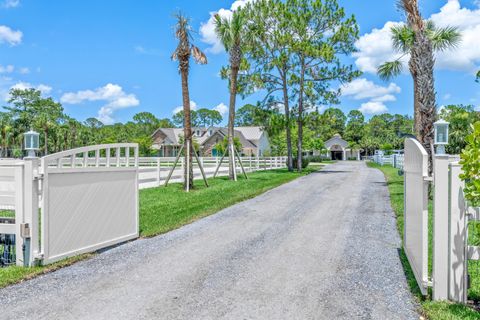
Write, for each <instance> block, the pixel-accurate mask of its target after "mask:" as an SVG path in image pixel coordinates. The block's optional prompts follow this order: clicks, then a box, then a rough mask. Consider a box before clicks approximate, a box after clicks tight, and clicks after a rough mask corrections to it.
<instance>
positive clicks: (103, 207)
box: [0, 143, 139, 265]
mask: <svg viewBox="0 0 480 320" xmlns="http://www.w3.org/2000/svg"><path fill="white" fill-rule="evenodd" d="M138 200H139V199H138V145H137V144H128V143H125V144H112V145H98V146H91V147H84V148H78V149H73V150H68V151H65V152H60V153H56V154H52V155H48V156H46V157H43V158H41V159H40V161H39V160H38V159H30V160H23V161H16V162H12V161H11V160H1V161H0V210H2V209H8V210H14V211H15V219H10V221H6V222H7V223H5V221H3V220H0V233H5V234H14V235H15V238H16V251H17V256H16V259H17V264H18V265H32V264H33V263H34V261H35V260H37V259H38V260H42V262H43V263H44V264H48V263H52V262H55V261H58V260H60V259H63V258H66V257H70V256H74V255H78V254H81V253H86V252H92V251H95V250H98V249H101V248H105V247H108V246H111V245H114V244H118V243H121V242H125V241H127V240H130V239H134V238H137V237H138V235H139V216H138ZM39 212H40V217H39ZM12 222H13V223H12ZM40 228H41V232H40ZM24 244H25V250H24V251H23V252H22V248H23V247H24Z"/></svg>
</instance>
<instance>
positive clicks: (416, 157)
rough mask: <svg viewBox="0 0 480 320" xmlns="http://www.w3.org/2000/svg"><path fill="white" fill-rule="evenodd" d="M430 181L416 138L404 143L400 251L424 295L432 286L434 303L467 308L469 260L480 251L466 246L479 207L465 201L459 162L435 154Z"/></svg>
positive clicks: (479, 214) (479, 213)
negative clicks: (429, 257) (403, 184)
mask: <svg viewBox="0 0 480 320" xmlns="http://www.w3.org/2000/svg"><path fill="white" fill-rule="evenodd" d="M433 161H434V163H433V168H434V170H433V176H429V174H428V156H427V152H426V150H425V149H424V148H423V146H422V145H421V144H420V143H419V142H418V141H416V140H414V139H407V140H406V141H405V167H404V173H405V174H404V177H405V216H404V218H405V229H404V248H405V253H406V255H407V257H408V260H409V262H410V265H411V267H412V270H413V271H414V274H415V278H416V280H417V283H418V286H419V287H420V290H421V291H422V293H423V294H427V291H428V290H427V289H428V288H429V287H432V293H433V299H434V300H436V301H438V300H450V301H454V302H460V303H466V302H467V293H468V285H469V281H468V278H469V276H468V274H469V271H468V261H469V260H480V247H478V246H470V245H469V244H468V224H469V222H471V221H479V220H480V208H472V207H470V206H469V205H468V203H467V202H466V200H465V198H464V194H463V188H464V183H463V181H462V180H461V179H460V174H461V171H462V170H461V166H460V164H459V162H458V161H459V157H458V156H452V155H436V156H434V159H433ZM430 185H432V186H433V195H434V200H433V215H432V217H433V230H432V231H433V243H432V250H433V252H432V254H433V261H432V274H429V273H428V256H429V252H428V250H429V249H428V248H429V243H428V242H429V238H428V234H429V223H428V219H429V212H428V201H429V197H428V189H429V186H430Z"/></svg>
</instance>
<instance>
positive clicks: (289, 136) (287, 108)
mask: <svg viewBox="0 0 480 320" xmlns="http://www.w3.org/2000/svg"><path fill="white" fill-rule="evenodd" d="M282 82H283V83H282V87H283V105H284V107H285V122H286V128H285V130H286V135H287V167H288V171H293V153H292V132H291V128H290V106H289V101H288V87H287V79H286V75H285V74H284V75H283V76H282Z"/></svg>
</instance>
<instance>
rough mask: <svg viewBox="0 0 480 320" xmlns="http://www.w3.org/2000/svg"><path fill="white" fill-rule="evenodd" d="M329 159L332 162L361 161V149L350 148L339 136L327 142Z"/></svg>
mask: <svg viewBox="0 0 480 320" xmlns="http://www.w3.org/2000/svg"><path fill="white" fill-rule="evenodd" d="M325 148H326V149H327V157H329V158H330V159H331V160H349V159H350V160H353V159H356V160H360V153H361V150H360V149H353V148H349V145H348V142H347V141H345V140H343V139H342V137H341V136H340V135H339V134H336V135H334V136H333V138H331V139H329V140H328V141H327V142H325Z"/></svg>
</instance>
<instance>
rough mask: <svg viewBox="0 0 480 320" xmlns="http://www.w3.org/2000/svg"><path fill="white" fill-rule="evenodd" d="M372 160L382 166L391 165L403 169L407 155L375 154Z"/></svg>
mask: <svg viewBox="0 0 480 320" xmlns="http://www.w3.org/2000/svg"><path fill="white" fill-rule="evenodd" d="M372 161H373V162H375V163H378V164H379V165H382V166H385V165H389V166H392V167H394V168H397V169H403V163H404V161H405V156H404V155H403V154H392V155H388V156H385V155H374V156H373V157H372Z"/></svg>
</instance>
